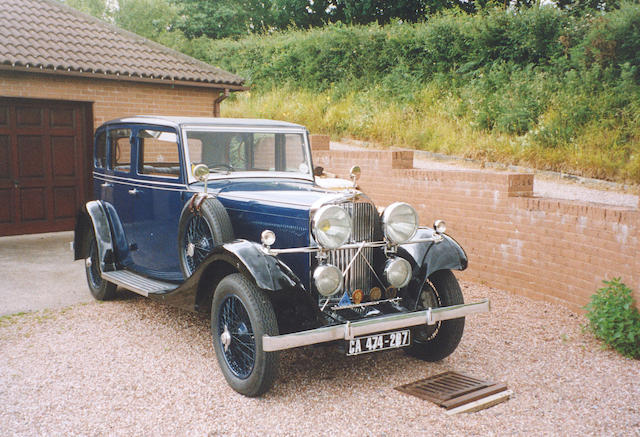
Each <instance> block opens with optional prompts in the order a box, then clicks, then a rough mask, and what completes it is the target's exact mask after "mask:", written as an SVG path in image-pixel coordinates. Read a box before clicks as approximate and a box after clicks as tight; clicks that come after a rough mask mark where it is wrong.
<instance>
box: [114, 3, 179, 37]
mask: <svg viewBox="0 0 640 437" xmlns="http://www.w3.org/2000/svg"><path fill="white" fill-rule="evenodd" d="M113 16H114V21H115V24H116V25H117V26H119V27H122V28H123V29H126V30H128V31H130V32H134V33H137V34H138V35H141V36H144V37H145V38H149V39H153V40H157V39H158V37H159V36H160V35H161V34H163V33H164V32H167V31H169V30H171V28H172V25H173V23H174V22H175V21H176V20H177V19H178V11H177V8H176V7H175V6H174V5H173V4H170V3H169V2H168V1H167V0H119V1H118V8H117V9H116V10H115V11H114V13H113Z"/></svg>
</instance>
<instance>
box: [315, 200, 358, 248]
mask: <svg viewBox="0 0 640 437" xmlns="http://www.w3.org/2000/svg"><path fill="white" fill-rule="evenodd" d="M312 231H313V236H314V238H315V239H316V241H317V242H318V244H319V245H320V246H321V247H323V248H324V249H336V248H338V247H340V246H342V245H343V244H344V243H346V242H347V241H348V240H349V237H350V236H351V217H350V216H349V213H348V212H347V211H345V210H344V209H342V208H340V207H339V206H337V205H326V206H323V207H322V208H320V209H319V210H318V211H317V212H316V214H315V215H314V216H313V227H312Z"/></svg>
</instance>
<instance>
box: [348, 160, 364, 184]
mask: <svg viewBox="0 0 640 437" xmlns="http://www.w3.org/2000/svg"><path fill="white" fill-rule="evenodd" d="M361 173H362V170H360V166H359V165H354V166H353V167H351V170H349V176H351V181H352V182H353V188H357V187H358V179H360V174H361Z"/></svg>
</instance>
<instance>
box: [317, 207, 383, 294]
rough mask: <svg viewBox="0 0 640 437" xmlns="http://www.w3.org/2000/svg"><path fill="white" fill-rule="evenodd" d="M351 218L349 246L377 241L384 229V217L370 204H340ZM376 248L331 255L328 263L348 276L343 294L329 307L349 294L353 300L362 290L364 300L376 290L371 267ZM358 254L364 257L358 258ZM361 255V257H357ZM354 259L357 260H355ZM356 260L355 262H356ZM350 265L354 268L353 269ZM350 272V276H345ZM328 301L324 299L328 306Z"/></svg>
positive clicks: (343, 250) (345, 250) (340, 251)
mask: <svg viewBox="0 0 640 437" xmlns="http://www.w3.org/2000/svg"><path fill="white" fill-rule="evenodd" d="M339 206H341V207H342V208H344V209H345V210H346V211H347V212H348V213H349V215H350V216H351V223H352V232H351V237H350V239H349V243H355V244H357V243H361V242H363V241H375V239H376V236H377V235H376V234H377V232H379V231H378V230H379V228H380V216H379V214H378V211H377V209H376V207H375V206H374V205H373V204H372V203H371V202H369V201H366V200H365V201H357V200H356V201H350V202H345V203H341V204H339ZM375 250H377V249H375V248H372V247H363V248H361V249H358V248H349V249H340V248H339V249H335V250H332V251H329V252H328V253H327V263H329V264H333V265H335V266H336V267H338V268H339V269H340V270H341V271H342V272H343V275H344V278H343V284H342V291H341V292H339V293H337V294H336V295H335V296H333V297H332V298H331V299H330V300H329V304H330V305H331V304H334V303H337V302H339V301H340V299H341V298H342V296H343V295H344V292H345V291H346V292H347V293H348V295H349V297H351V295H352V293H353V292H354V291H355V290H357V289H360V290H362V292H363V293H364V296H368V295H369V291H370V290H371V288H372V287H373V286H374V281H375V276H374V274H373V272H372V271H371V268H370V267H369V266H373V264H374V260H373V257H374V251H375ZM358 251H360V253H359V254H358ZM356 254H357V256H356ZM354 257H356V258H355V260H354ZM352 260H353V262H352ZM349 264H351V266H350V267H349ZM345 272H346V273H345ZM326 300H327V299H326V298H322V297H321V299H320V301H319V302H320V303H322V304H325V302H326Z"/></svg>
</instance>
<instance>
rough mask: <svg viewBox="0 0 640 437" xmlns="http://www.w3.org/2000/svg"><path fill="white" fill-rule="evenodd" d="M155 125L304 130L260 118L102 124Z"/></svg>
mask: <svg viewBox="0 0 640 437" xmlns="http://www.w3.org/2000/svg"><path fill="white" fill-rule="evenodd" d="M125 123H126V124H131V123H138V124H155V125H161V126H171V127H176V126H185V125H189V126H217V127H231V128H233V127H260V128H289V129H291V128H295V129H303V130H304V129H306V128H305V127H304V126H302V125H299V124H295V123H289V122H286V121H279V120H267V119H261V118H222V117H165V116H158V115H136V116H133V117H125V118H117V119H115V120H110V121H107V122H106V123H104V124H103V125H102V126H107V125H111V124H125Z"/></svg>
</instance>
